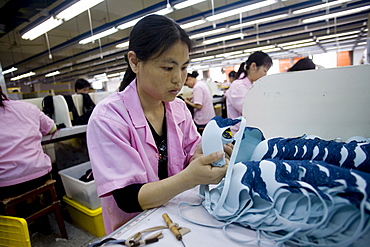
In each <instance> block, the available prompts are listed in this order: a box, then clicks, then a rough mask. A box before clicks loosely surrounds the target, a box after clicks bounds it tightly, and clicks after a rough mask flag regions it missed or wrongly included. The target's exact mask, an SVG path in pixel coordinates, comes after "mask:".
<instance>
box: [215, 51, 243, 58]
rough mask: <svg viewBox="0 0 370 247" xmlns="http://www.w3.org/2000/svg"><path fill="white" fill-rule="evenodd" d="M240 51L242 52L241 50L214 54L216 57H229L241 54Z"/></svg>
mask: <svg viewBox="0 0 370 247" xmlns="http://www.w3.org/2000/svg"><path fill="white" fill-rule="evenodd" d="M241 53H243V51H233V52H227V53H223V54H218V55H216V57H230V56H232V55H237V54H241Z"/></svg>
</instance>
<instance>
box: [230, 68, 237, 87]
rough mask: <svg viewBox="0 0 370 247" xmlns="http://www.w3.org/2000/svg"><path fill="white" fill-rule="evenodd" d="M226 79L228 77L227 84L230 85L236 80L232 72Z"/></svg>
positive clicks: (234, 73)
mask: <svg viewBox="0 0 370 247" xmlns="http://www.w3.org/2000/svg"><path fill="white" fill-rule="evenodd" d="M228 77H229V83H230V84H231V83H232V82H233V81H235V80H236V79H237V77H236V72H235V71H234V70H233V71H230V73H229V75H228Z"/></svg>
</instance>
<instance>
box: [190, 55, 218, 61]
mask: <svg viewBox="0 0 370 247" xmlns="http://www.w3.org/2000/svg"><path fill="white" fill-rule="evenodd" d="M213 58H215V56H206V57H198V58H194V59H191V62H198V61H204V60H209V59H213Z"/></svg>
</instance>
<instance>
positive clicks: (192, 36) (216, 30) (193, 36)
mask: <svg viewBox="0 0 370 247" xmlns="http://www.w3.org/2000/svg"><path fill="white" fill-rule="evenodd" d="M224 31H226V28H219V29H214V30H211V31H207V32H203V33H198V34H194V35H191V36H190V38H191V39H196V38H200V37H205V36H210V35H212V34H216V33H221V32H224Z"/></svg>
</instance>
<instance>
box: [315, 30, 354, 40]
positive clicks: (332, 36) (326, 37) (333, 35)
mask: <svg viewBox="0 0 370 247" xmlns="http://www.w3.org/2000/svg"><path fill="white" fill-rule="evenodd" d="M357 33H359V31H351V32H345V33H337V34H331V35H325V36H322V37H318V38H317V40H323V39H331V38H337V37H340V36H346V35H351V34H357Z"/></svg>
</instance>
